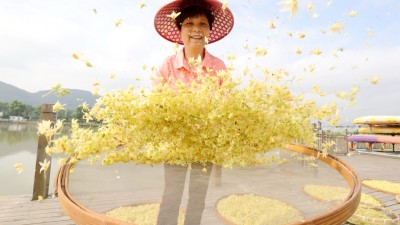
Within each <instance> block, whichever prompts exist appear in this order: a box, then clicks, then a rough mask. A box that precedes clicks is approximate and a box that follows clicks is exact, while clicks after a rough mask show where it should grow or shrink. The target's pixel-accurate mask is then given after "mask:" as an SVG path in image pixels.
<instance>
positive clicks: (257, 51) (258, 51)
mask: <svg viewBox="0 0 400 225" xmlns="http://www.w3.org/2000/svg"><path fill="white" fill-rule="evenodd" d="M255 54H256V56H265V55H266V54H267V49H265V48H262V47H259V46H257V47H256V48H255Z"/></svg>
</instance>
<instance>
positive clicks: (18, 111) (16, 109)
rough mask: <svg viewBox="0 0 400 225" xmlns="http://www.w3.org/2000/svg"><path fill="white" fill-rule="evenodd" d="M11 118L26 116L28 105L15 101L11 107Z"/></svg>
mask: <svg viewBox="0 0 400 225" xmlns="http://www.w3.org/2000/svg"><path fill="white" fill-rule="evenodd" d="M9 110H10V116H24V112H25V110H26V105H25V104H24V103H22V102H19V101H17V100H14V101H13V102H11V103H10V105H9Z"/></svg>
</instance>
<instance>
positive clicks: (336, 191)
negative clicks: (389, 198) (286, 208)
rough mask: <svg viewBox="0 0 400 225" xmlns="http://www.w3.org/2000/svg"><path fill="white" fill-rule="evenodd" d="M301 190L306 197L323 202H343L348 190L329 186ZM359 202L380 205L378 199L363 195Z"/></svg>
mask: <svg viewBox="0 0 400 225" xmlns="http://www.w3.org/2000/svg"><path fill="white" fill-rule="evenodd" d="M303 190H304V192H305V193H307V194H308V195H310V196H312V197H314V198H315V199H318V200H320V201H323V202H337V201H344V200H345V199H346V197H347V196H348V195H349V189H348V188H345V187H338V186H331V185H316V184H307V185H305V186H304V188H303ZM360 202H363V203H368V204H373V205H379V206H381V205H382V203H381V202H380V201H379V200H378V199H376V198H375V197H373V196H371V195H368V194H365V193H361V200H360Z"/></svg>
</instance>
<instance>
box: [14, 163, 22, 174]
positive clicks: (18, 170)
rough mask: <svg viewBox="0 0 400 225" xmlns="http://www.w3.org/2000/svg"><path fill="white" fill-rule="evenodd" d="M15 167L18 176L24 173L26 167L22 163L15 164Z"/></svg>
mask: <svg viewBox="0 0 400 225" xmlns="http://www.w3.org/2000/svg"><path fill="white" fill-rule="evenodd" d="M14 167H15V169H16V170H17V172H18V174H20V173H22V172H23V171H24V165H22V163H15V164H14Z"/></svg>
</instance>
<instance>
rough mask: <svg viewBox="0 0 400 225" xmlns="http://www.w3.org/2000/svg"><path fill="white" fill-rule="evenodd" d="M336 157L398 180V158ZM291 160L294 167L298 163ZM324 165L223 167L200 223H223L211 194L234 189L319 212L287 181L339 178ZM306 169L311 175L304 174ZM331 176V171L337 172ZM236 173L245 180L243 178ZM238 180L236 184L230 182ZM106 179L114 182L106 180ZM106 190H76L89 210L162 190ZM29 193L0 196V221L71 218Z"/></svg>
mask: <svg viewBox="0 0 400 225" xmlns="http://www.w3.org/2000/svg"><path fill="white" fill-rule="evenodd" d="M339 158H341V159H342V160H344V161H345V162H347V163H349V164H350V165H351V166H352V167H353V168H354V169H355V170H356V171H357V173H358V174H359V176H360V178H361V179H385V180H392V181H396V182H400V158H388V157H382V156H374V155H364V154H357V155H353V156H351V157H347V156H339ZM293 166H294V167H298V166H301V165H293ZM323 167H324V166H323V165H321V167H320V168H319V169H313V168H305V169H303V172H299V171H297V170H296V169H295V168H293V167H279V168H278V167H275V168H274V167H273V168H270V169H268V170H262V169H259V170H257V169H256V170H254V171H253V172H254V173H257V176H255V177H248V176H247V174H246V173H247V171H246V170H240V171H238V172H236V173H235V174H234V173H229V171H224V173H223V176H222V185H221V186H219V185H216V184H215V182H216V181H215V180H212V181H211V184H210V189H209V193H208V197H207V200H206V201H207V203H206V204H207V207H206V209H205V212H204V216H203V221H202V224H223V223H222V222H221V221H220V220H219V219H218V218H217V216H216V213H215V209H214V204H215V200H216V199H218V198H220V197H221V196H223V195H225V194H230V193H238V192H242V193H244V192H253V193H260V194H266V195H269V196H271V195H272V196H271V197H274V198H278V199H281V200H284V201H290V200H295V201H294V202H292V203H291V204H293V205H294V206H295V207H296V208H298V209H300V210H301V211H302V212H303V213H305V216H306V217H309V216H313V215H315V214H318V213H319V212H320V211H318V210H320V209H319V208H320V207H324V205H318V203H317V202H316V201H310V200H306V198H307V197H306V196H305V195H304V194H301V195H299V193H297V192H296V190H293V188H291V187H295V185H298V186H299V187H301V185H304V184H308V183H311V182H313V181H314V180H324V183H327V184H329V183H332V182H336V181H337V180H338V179H337V177H336V178H333V179H330V178H328V176H329V177H331V175H329V174H327V172H324V170H323V169H322V168H323ZM237 173H243V174H242V175H243V176H237ZM305 174H308V175H309V176H308V177H305ZM282 175H284V176H288V177H290V179H289V180H290V181H288V180H286V181H283V180H282ZM121 176H122V175H121ZM260 176H264V178H265V179H260ZM332 177H335V175H333V176H332ZM146 178H147V179H149V178H150V179H152V177H151V176H150V177H141V179H146ZM322 178H323V179H322ZM339 178H340V177H339ZM240 179H247V180H246V182H243V181H241V180H240ZM238 181H239V183H240V184H239V185H234V184H235V183H237V182H238ZM344 184H345V183H344ZM109 185H110V186H112V185H117V184H116V183H113V182H109ZM117 189H118V187H117ZM295 189H296V188H295ZM88 190H89V189H88ZM109 190H112V188H111V189H108V190H107V191H104V192H102V193H93V192H88V191H82V193H77V194H76V198H77V199H78V200H79V201H80V202H81V203H83V205H85V206H86V207H88V208H90V209H91V210H96V211H99V212H104V211H107V210H110V209H112V208H114V207H116V206H121V205H129V204H132V203H134V202H154V201H158V199H159V197H160V195H161V190H160V189H152V190H151V189H148V188H146V189H141V190H135V191H127V190H129V189H127V188H126V187H125V189H124V190H122V189H118V191H113V192H112V191H109ZM271 193H273V194H271ZM363 193H367V194H370V195H372V196H374V197H377V198H379V199H380V200H381V201H382V202H383V203H384V206H385V207H387V208H389V209H390V210H392V211H394V212H396V213H397V214H400V204H399V203H397V202H396V200H395V196H393V195H390V194H385V193H382V192H379V191H375V190H371V189H369V188H366V187H363ZM74 196H75V195H74ZM301 196H303V197H301ZM30 199H31V196H30V195H18V196H0V224H1V225H22V224H44V225H46V224H48V225H50V224H51V225H53V224H54V225H70V224H75V223H74V222H73V221H71V220H70V219H69V217H68V216H66V215H65V214H64V212H63V210H62V209H61V207H60V204H59V202H58V199H57V198H48V199H46V200H44V201H41V202H38V201H30ZM133 200H134V201H133ZM184 200H185V199H184ZM325 207H326V205H325Z"/></svg>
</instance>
